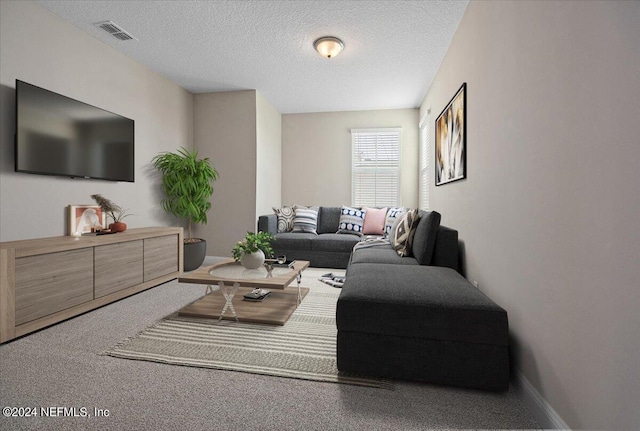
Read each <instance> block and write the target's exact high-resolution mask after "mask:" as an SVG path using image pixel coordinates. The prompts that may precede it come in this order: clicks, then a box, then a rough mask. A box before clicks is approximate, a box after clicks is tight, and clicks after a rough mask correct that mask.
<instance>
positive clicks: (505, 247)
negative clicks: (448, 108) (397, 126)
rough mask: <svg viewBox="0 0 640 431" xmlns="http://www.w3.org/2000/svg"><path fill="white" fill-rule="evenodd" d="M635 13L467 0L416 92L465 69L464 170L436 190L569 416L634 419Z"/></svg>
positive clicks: (443, 93)
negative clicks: (427, 81) (429, 78)
mask: <svg viewBox="0 0 640 431" xmlns="http://www.w3.org/2000/svg"><path fill="white" fill-rule="evenodd" d="M638 23H640V3H638V2H612V1H611V2H610V1H606V2H539V1H533V2H503V1H501V2H490V1H479V2H472V3H471V4H470V5H469V7H468V8H467V11H466V13H465V16H464V18H463V19H462V22H461V23H460V27H459V28H458V31H457V33H456V35H455V37H454V39H453V42H452V44H451V46H450V48H449V51H448V53H447V55H446V57H445V59H444V61H443V63H442V65H441V68H440V70H439V72H438V74H437V76H436V79H435V81H434V82H433V85H432V86H431V89H430V90H429V93H428V95H427V97H426V99H425V101H424V103H423V104H422V107H421V112H422V113H424V112H426V109H428V108H431V110H432V119H435V118H434V115H433V114H434V113H435V115H437V113H439V112H440V111H441V109H442V108H443V107H444V106H445V104H446V103H447V102H448V101H449V99H450V98H451V97H452V96H453V94H454V93H455V91H456V90H457V89H458V88H459V87H460V85H461V84H462V82H465V81H466V82H467V103H468V113H467V139H468V140H467V146H468V153H467V162H468V178H467V180H464V181H459V182H456V183H451V184H448V185H444V186H441V187H434V186H432V187H431V190H430V192H431V206H432V207H433V208H434V209H435V210H437V211H440V212H441V213H442V216H443V219H442V221H443V223H446V224H447V225H449V226H453V227H455V228H457V229H459V234H460V239H461V240H463V241H464V244H465V251H466V267H467V276H468V278H469V279H470V280H477V281H478V282H479V283H480V289H481V290H483V291H484V292H485V293H487V295H488V296H489V297H491V298H492V299H494V300H495V301H496V302H497V303H499V304H500V305H502V306H503V307H504V308H505V309H506V310H507V311H508V313H509V324H510V328H511V334H512V341H513V344H512V347H513V354H514V355H513V359H514V360H515V366H516V367H517V369H519V370H521V371H522V373H523V374H524V376H525V377H526V378H527V379H528V380H529V381H530V383H531V384H533V386H534V387H535V388H536V389H537V390H538V391H539V392H540V393H541V394H542V395H543V396H544V398H545V399H546V400H547V401H548V402H549V403H550V404H551V406H552V407H553V408H554V409H555V410H556V411H557V412H558V413H559V414H560V416H561V417H562V418H563V419H564V421H565V422H566V423H567V424H568V425H569V426H570V427H572V428H593V429H613V428H622V429H639V428H640V415H638V400H639V399H640V371H639V369H638V355H639V353H640V336H639V334H640V312H639V310H640V290H639V287H640V285H639V280H640V270H639V267H640V266H639V265H638V256H640V228H639V226H640V223H639V222H638V220H639V218H640V176H639V174H638V172H639V170H640V145H638V137H639V136H640V121H638V120H639V119H640V104H639V102H638V101H639V100H640V50H639V49H638V46H640V25H638ZM432 139H433V136H432ZM432 142H433V141H432Z"/></svg>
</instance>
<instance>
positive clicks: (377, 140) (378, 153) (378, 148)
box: [351, 128, 402, 207]
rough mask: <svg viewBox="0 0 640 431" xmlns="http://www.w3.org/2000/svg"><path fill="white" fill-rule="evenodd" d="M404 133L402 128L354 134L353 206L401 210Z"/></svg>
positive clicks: (359, 130)
mask: <svg viewBox="0 0 640 431" xmlns="http://www.w3.org/2000/svg"><path fill="white" fill-rule="evenodd" d="M401 132H402V129H399V128H397V129H396V128H394V129H353V130H351V148H352V150H351V204H352V205H353V206H355V207H395V206H398V204H399V201H400V135H401Z"/></svg>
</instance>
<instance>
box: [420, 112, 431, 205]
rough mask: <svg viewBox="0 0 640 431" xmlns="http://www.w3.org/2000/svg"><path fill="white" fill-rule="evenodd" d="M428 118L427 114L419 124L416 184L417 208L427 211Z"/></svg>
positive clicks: (429, 147)
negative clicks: (418, 164)
mask: <svg viewBox="0 0 640 431" xmlns="http://www.w3.org/2000/svg"><path fill="white" fill-rule="evenodd" d="M430 117H431V116H430V115H429V114H427V115H426V116H425V117H424V118H423V119H422V121H421V122H420V183H419V184H418V197H419V198H418V206H419V207H420V209H423V210H427V209H429V154H430V151H431V145H430V142H429V141H430V138H429V124H430V122H429V121H430V120H429V118H430Z"/></svg>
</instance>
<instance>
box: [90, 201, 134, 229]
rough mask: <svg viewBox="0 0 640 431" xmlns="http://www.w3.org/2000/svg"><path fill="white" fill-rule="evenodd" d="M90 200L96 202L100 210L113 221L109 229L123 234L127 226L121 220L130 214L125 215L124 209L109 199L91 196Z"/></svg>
mask: <svg viewBox="0 0 640 431" xmlns="http://www.w3.org/2000/svg"><path fill="white" fill-rule="evenodd" d="M91 198H92V199H93V200H94V201H96V203H97V204H98V206H99V207H100V209H101V210H102V211H103V212H104V213H105V214H106V215H107V216H108V217H111V219H112V220H113V223H111V224H110V225H109V229H111V230H112V231H113V232H124V231H125V230H127V224H126V223H124V222H123V221H122V220H123V219H124V218H125V217H128V216H130V215H131V214H127V210H126V209H124V208H122V207H120V206H119V205H116V204H114V203H113V202H111V201H110V200H109V199H107V198H105V197H103V196H102V195H99V194H95V195H91Z"/></svg>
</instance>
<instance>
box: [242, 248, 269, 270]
mask: <svg viewBox="0 0 640 431" xmlns="http://www.w3.org/2000/svg"><path fill="white" fill-rule="evenodd" d="M240 263H241V264H242V266H244V267H245V268H247V269H257V268H260V267H261V266H262V264H263V263H264V253H263V252H262V250H258V251H256V252H253V253H247V254H245V255H244V256H242V259H240Z"/></svg>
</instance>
